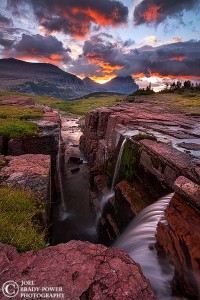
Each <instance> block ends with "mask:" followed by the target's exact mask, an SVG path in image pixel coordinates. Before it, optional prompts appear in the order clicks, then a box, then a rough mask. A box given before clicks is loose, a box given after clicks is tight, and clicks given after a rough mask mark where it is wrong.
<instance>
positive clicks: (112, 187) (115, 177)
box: [111, 139, 126, 191]
mask: <svg viewBox="0 0 200 300" xmlns="http://www.w3.org/2000/svg"><path fill="white" fill-rule="evenodd" d="M125 143H126V139H124V140H123V142H122V144H121V148H120V151H119V155H118V158H117V163H116V166H115V172H114V176H113V180H112V186H111V191H113V190H114V187H115V183H116V179H117V176H118V173H119V169H120V165H121V158H122V154H123V151H124V146H125Z"/></svg>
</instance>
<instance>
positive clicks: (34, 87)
mask: <svg viewBox="0 0 200 300" xmlns="http://www.w3.org/2000/svg"><path fill="white" fill-rule="evenodd" d="M138 88H139V87H138V85H137V84H136V83H135V81H134V79H133V78H132V77H131V76H127V77H115V78H113V79H111V80H110V81H109V82H106V83H105V84H99V83H97V82H95V81H93V80H91V79H90V78H88V77H86V78H84V79H83V80H82V79H80V78H78V77H77V76H76V75H73V74H70V73H67V72H65V71H63V70H61V69H60V68H58V67H57V66H55V65H52V64H48V63H30V62H25V61H22V60H17V59H14V58H7V59H0V89H2V90H7V91H15V92H22V93H28V94H36V95H47V96H51V97H59V98H63V99H66V100H68V99H74V98H79V97H82V96H85V95H87V94H90V93H95V92H114V93H120V94H130V93H132V92H134V91H135V90H137V89H138Z"/></svg>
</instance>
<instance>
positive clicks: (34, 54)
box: [0, 0, 200, 90]
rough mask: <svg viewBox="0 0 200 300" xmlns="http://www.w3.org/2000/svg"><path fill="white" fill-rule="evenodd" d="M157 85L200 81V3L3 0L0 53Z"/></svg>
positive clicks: (180, 0)
mask: <svg viewBox="0 0 200 300" xmlns="http://www.w3.org/2000/svg"><path fill="white" fill-rule="evenodd" d="M9 57H14V58H16V59H21V60H24V61H29V62H45V63H52V64H54V65H57V66H58V67H60V68H61V69H63V70H64V71H66V72H69V73H73V74H75V75H77V76H78V77H80V78H84V77H86V76H88V77H90V78H91V79H93V80H95V81H97V82H99V83H104V82H106V81H108V80H110V79H111V78H113V77H116V76H129V75H131V76H132V77H133V78H134V79H135V81H136V82H137V83H138V84H139V86H140V87H145V86H146V85H147V84H149V83H150V82H151V83H152V86H153V88H154V90H160V89H162V88H163V87H164V86H165V83H170V82H172V81H176V80H181V81H184V80H192V81H193V82H200V0H124V1H116V0H0V58H9Z"/></svg>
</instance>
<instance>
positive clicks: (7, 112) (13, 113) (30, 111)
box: [0, 105, 43, 120]
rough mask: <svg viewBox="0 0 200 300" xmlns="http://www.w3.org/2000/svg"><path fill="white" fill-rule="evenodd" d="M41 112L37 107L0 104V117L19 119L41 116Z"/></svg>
mask: <svg viewBox="0 0 200 300" xmlns="http://www.w3.org/2000/svg"><path fill="white" fill-rule="evenodd" d="M42 115H43V112H42V110H41V109H39V108H25V107H23V106H19V105H18V106H16V105H2V106H1V107H0V118H2V119H6V118H15V119H20V120H27V119H37V118H41V117H42Z"/></svg>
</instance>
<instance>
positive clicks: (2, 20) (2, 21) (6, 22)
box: [0, 13, 12, 27]
mask: <svg viewBox="0 0 200 300" xmlns="http://www.w3.org/2000/svg"><path fill="white" fill-rule="evenodd" d="M10 25H12V20H11V19H8V18H7V17H4V16H3V15H2V14H1V13H0V27H2V26H10Z"/></svg>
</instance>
